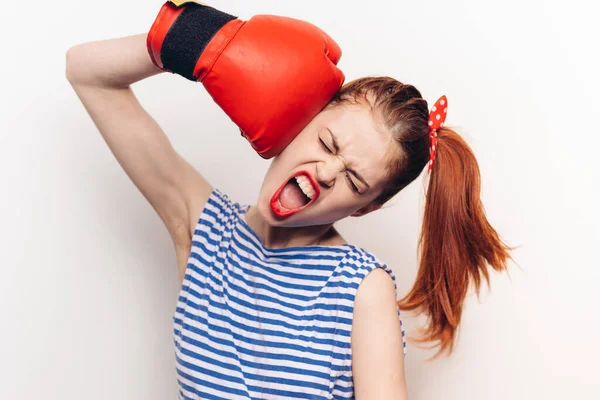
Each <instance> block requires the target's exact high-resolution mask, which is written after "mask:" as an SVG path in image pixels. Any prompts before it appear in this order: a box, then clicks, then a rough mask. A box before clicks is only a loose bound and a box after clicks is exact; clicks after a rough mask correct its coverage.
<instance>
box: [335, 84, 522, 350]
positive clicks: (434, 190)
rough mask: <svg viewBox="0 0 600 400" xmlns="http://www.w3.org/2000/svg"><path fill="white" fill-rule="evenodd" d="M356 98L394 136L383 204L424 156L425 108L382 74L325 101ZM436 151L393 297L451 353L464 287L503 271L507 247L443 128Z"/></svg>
mask: <svg viewBox="0 0 600 400" xmlns="http://www.w3.org/2000/svg"><path fill="white" fill-rule="evenodd" d="M359 102H360V103H364V104H368V105H369V106H370V107H371V110H372V112H373V115H374V116H375V118H376V120H377V122H379V123H380V124H381V125H382V127H384V128H385V130H387V131H388V132H390V133H391V134H392V136H393V137H394V141H395V142H396V143H397V144H398V146H397V149H395V150H396V151H393V152H391V153H390V155H388V158H389V162H388V169H387V171H386V173H387V175H388V181H389V185H388V186H387V187H386V189H385V190H383V192H382V193H381V195H380V196H379V197H378V198H377V199H375V200H374V201H375V202H376V203H377V204H384V203H385V202H387V201H388V200H389V199H390V198H392V197H393V196H394V195H395V194H396V193H398V192H399V191H400V190H402V189H403V188H404V187H406V186H407V185H408V184H410V183H411V182H412V181H413V180H415V179H416V178H417V177H418V176H419V175H420V174H421V173H422V172H423V170H424V168H425V166H427V163H428V161H429V146H430V138H429V126H428V120H429V108H428V106H427V101H426V100H424V99H423V97H422V96H421V93H420V92H419V91H418V90H417V89H416V88H415V87H414V86H412V85H408V84H403V83H401V82H398V81H397V80H395V79H393V78H390V77H365V78H361V79H357V80H355V81H352V82H349V83H347V84H345V85H344V86H343V87H342V89H341V90H340V91H339V92H338V93H337V95H336V96H335V97H334V98H333V99H332V101H331V102H330V104H329V105H330V106H335V105H338V104H343V103H359ZM437 134H438V137H437V140H438V142H437V152H436V158H435V162H434V164H433V169H432V171H431V176H430V177H429V182H428V185H427V191H426V196H425V210H424V216H423V225H422V229H421V232H420V237H419V271H418V274H417V279H416V282H415V284H414V286H413V288H412V289H411V290H410V292H409V293H408V294H407V295H406V296H405V297H404V298H402V299H400V300H398V306H399V307H400V309H401V310H416V311H420V312H423V313H425V314H426V315H427V318H428V319H427V326H426V327H425V328H424V329H423V331H422V337H421V338H419V339H417V340H418V341H419V342H429V341H434V342H437V345H439V347H440V349H439V352H438V353H437V354H436V356H437V355H439V354H440V353H441V352H443V351H447V352H448V353H451V352H452V349H453V346H454V342H455V335H456V329H457V327H458V325H459V323H460V319H461V315H462V308H463V303H464V300H465V297H466V294H467V291H468V288H469V285H470V284H473V285H474V287H475V289H476V291H477V293H478V294H479V289H480V286H481V282H482V280H485V281H486V282H487V284H488V286H489V269H490V268H492V269H494V270H496V271H503V270H506V268H507V263H508V260H509V259H511V257H510V255H509V251H511V250H512V249H513V248H512V247H509V246H507V245H506V244H505V243H503V242H502V240H501V239H500V237H499V235H498V233H497V232H496V231H495V230H494V228H493V227H492V226H491V224H490V223H489V222H488V220H487V218H486V215H485V211H484V207H483V204H482V202H481V199H480V191H481V179H480V174H479V166H478V164H477V160H476V159H475V155H474V154H473V151H472V150H471V148H470V147H469V146H468V145H467V143H466V142H465V141H464V140H463V139H462V138H461V137H460V135H459V134H458V133H456V132H455V131H454V130H453V129H450V128H449V127H448V126H447V125H445V126H444V127H442V128H441V129H440V130H439V131H438V133H437Z"/></svg>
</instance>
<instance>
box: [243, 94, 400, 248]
mask: <svg viewBox="0 0 600 400" xmlns="http://www.w3.org/2000/svg"><path fill="white" fill-rule="evenodd" d="M329 131H331V132H332V133H333V134H334V135H335V137H336V138H337V142H338V146H339V151H338V152H336V150H335V148H334V146H333V143H332V138H331V135H330V133H329ZM320 140H322V141H323V142H324V144H325V146H326V147H327V148H329V149H330V150H331V152H332V153H334V154H330V153H328V151H327V150H326V149H325V148H324V147H323V145H322V143H321V142H320ZM391 140H392V139H391V135H389V133H387V132H385V131H383V130H382V129H380V128H379V127H378V126H377V123H376V121H375V119H374V118H373V116H372V113H371V111H370V108H369V107H368V106H367V105H365V104H343V105H338V106H336V107H330V108H326V109H325V110H323V111H321V112H320V113H319V114H318V115H317V116H316V117H315V118H314V119H313V120H312V121H311V122H310V123H309V124H308V125H307V126H306V127H305V128H304V129H303V130H302V131H301V132H300V133H299V134H298V136H296V137H295V138H294V140H293V141H292V142H291V143H290V144H289V145H288V146H287V147H286V148H285V149H284V150H283V151H282V152H281V153H280V154H279V155H277V156H276V157H274V158H273V160H272V162H271V164H270V166H269V169H268V170H267V173H266V174H265V177H264V179H263V183H262V186H261V188H260V192H259V195H258V200H257V203H256V205H253V206H252V207H250V209H249V210H248V212H247V214H246V222H247V223H248V224H249V225H250V227H251V228H252V229H253V230H254V231H255V232H256V233H257V235H258V236H259V237H260V238H261V239H262V240H263V242H264V244H265V245H266V246H268V247H271V248H280V247H291V246H306V245H336V244H342V243H346V241H345V240H344V239H343V238H342V237H341V235H339V233H338V232H337V231H336V230H335V228H334V227H333V223H334V222H336V221H339V220H341V219H343V218H345V217H348V216H361V215H365V214H368V213H369V212H372V211H375V210H377V209H379V208H380V207H381V205H378V204H375V203H374V202H373V200H374V199H375V198H376V197H377V196H378V195H379V194H381V191H382V190H383V187H384V185H385V183H386V182H385V176H384V174H383V173H382V171H384V169H385V167H386V165H387V156H386V154H387V151H388V149H389V148H391V146H392V145H393V143H392V141H391ZM382 155H384V156H383V157H382ZM346 167H350V168H353V169H354V170H356V171H357V172H358V173H359V174H360V175H361V176H362V177H363V178H364V180H365V181H366V182H367V183H368V185H369V186H370V188H368V187H367V186H366V185H365V184H364V183H362V182H361V181H360V180H359V179H358V178H357V177H356V176H354V175H353V174H352V173H350V172H347V171H346V170H345V168H346ZM300 170H307V171H309V172H310V173H311V174H312V176H313V177H314V178H315V180H316V182H317V183H318V184H319V185H320V189H321V195H320V196H319V198H318V199H317V201H316V202H315V203H313V204H312V205H311V206H309V207H308V208H306V209H304V210H302V211H300V212H299V213H297V214H294V215H291V216H289V217H285V218H279V217H277V216H276V215H275V214H274V213H273V211H272V210H271V206H270V204H269V202H270V200H271V196H273V193H274V192H275V191H276V190H277V189H278V188H279V187H280V186H281V185H282V183H283V182H285V181H287V180H288V178H289V177H290V176H291V175H292V174H294V173H295V172H297V171H300ZM348 178H350V180H351V181H352V182H353V183H354V185H356V187H357V188H358V190H359V192H360V193H356V192H354V191H353V190H352V188H351V185H350V184H349V182H348Z"/></svg>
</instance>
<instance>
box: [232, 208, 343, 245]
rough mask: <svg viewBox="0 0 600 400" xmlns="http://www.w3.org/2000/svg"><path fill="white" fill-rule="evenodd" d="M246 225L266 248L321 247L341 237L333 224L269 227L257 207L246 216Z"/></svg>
mask: <svg viewBox="0 0 600 400" xmlns="http://www.w3.org/2000/svg"><path fill="white" fill-rule="evenodd" d="M244 217H245V220H246V223H247V224H248V225H249V226H250V228H252V230H253V231H254V232H255V233H256V234H257V235H258V237H259V238H260V240H261V241H262V242H263V244H264V245H265V246H266V247H269V248H271V249H280V248H286V247H296V246H321V245H324V244H326V243H327V242H328V241H331V240H332V239H333V238H335V237H336V236H339V235H338V233H337V231H336V230H335V228H334V227H333V224H326V225H313V226H300V227H280V226H272V225H269V224H268V223H267V222H266V221H265V219H264V218H263V217H262V215H260V213H259V212H258V210H257V209H256V206H251V207H250V208H249V209H248V211H247V212H246V214H245V216H244Z"/></svg>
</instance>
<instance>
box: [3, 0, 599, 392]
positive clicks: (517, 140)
mask: <svg viewBox="0 0 600 400" xmlns="http://www.w3.org/2000/svg"><path fill="white" fill-rule="evenodd" d="M211 4H212V5H214V6H216V7H218V8H221V9H222V10H224V11H228V12H230V13H233V14H237V15H240V16H241V17H244V18H247V17H249V16H251V15H253V14H260V13H271V14H280V15H287V16H291V17H295V18H300V19H305V20H308V21H310V22H313V23H315V24H317V25H319V26H320V27H322V28H323V29H324V30H326V31H327V32H328V33H330V34H331V36H332V37H334V38H335V39H336V40H337V41H338V43H339V44H340V45H341V47H342V49H343V52H344V53H343V57H342V59H341V62H340V67H341V68H343V69H344V71H345V72H346V75H347V79H348V80H351V79H354V78H357V77H359V76H362V75H367V74H373V75H374V74H387V75H391V76H394V77H396V78H397V79H399V80H401V81H403V82H407V83H412V84H414V85H416V86H417V87H418V88H419V89H420V90H421V92H422V93H423V95H424V96H425V98H426V99H427V100H428V101H429V103H430V104H431V105H433V103H434V102H435V100H437V98H438V97H439V96H441V95H442V94H446V95H447V96H448V99H449V114H448V120H447V124H449V125H452V126H455V127H458V129H459V130H460V132H461V133H462V134H463V135H464V137H465V138H466V140H467V141H468V143H469V144H470V145H471V146H472V148H473V150H474V151H475V153H476V155H477V157H478V160H479V163H480V167H481V173H482V178H483V193H482V197H483V200H484V204H485V206H486V210H487V213H488V217H489V219H490V221H491V222H492V224H493V225H494V226H495V227H496V228H497V230H498V231H499V232H500V234H501V235H502V237H503V238H504V239H505V240H507V241H508V242H509V243H510V244H512V245H522V247H521V248H519V249H518V250H517V251H516V252H515V253H514V254H515V259H516V260H517V262H518V263H519V265H520V268H518V267H516V266H514V265H513V266H511V276H510V278H509V277H508V276H507V275H494V276H493V279H492V291H491V292H487V290H484V291H483V293H482V297H481V299H480V300H478V299H477V298H476V297H473V296H472V297H470V298H469V299H468V301H467V302H466V309H465V313H464V317H463V325H462V329H461V334H460V341H459V342H458V345H457V347H456V351H455V353H454V354H453V355H452V357H450V358H441V359H438V360H436V361H434V362H429V363H428V362H426V361H425V360H426V358H427V357H428V356H430V355H431V354H432V353H431V352H428V351H425V350H419V349H418V348H416V347H415V346H412V345H411V346H410V347H409V350H408V356H407V359H406V366H407V368H406V371H407V372H406V373H407V382H408V390H409V395H410V399H411V400H412V399H428V400H429V399H444V400H459V399H460V400H476V399H477V400H479V399H486V400H487V399H489V400H496V399H498V400H500V399H503V400H504V399H509V398H510V399H564V398H571V399H598V398H600V385H599V382H600V379H599V378H598V373H599V367H598V362H599V353H600V345H599V343H598V339H599V335H598V331H599V329H600V317H599V312H598V307H599V306H600V294H599V292H600V289H599V287H598V286H599V282H600V261H599V260H598V247H600V235H599V233H598V230H599V225H600V224H599V220H600V218H599V217H600V215H599V211H598V205H599V204H600V193H599V192H600V189H599V183H600V172H599V171H600V167H599V166H598V158H599V157H598V145H599V144H600V141H599V139H598V133H599V129H598V123H599V113H598V109H599V106H600V101H599V96H600V94H599V91H598V89H599V85H598V83H599V78H598V71H599V70H600V64H599V62H598V58H597V57H598V55H597V53H598V44H597V39H598V38H599V37H600V34H599V32H598V27H597V16H598V15H599V12H598V6H597V5H596V3H594V2H591V1H585V2H584V1H563V2H558V1H522V0H521V1H516V0H509V1H504V2H489V1H481V0H468V1H467V0H465V1H447V0H446V1H441V0H434V1H427V2H425V1H419V2H417V1H405V0H403V1H398V0H396V1H373V0H371V1H368V2H364V1H361V2H358V1H356V2H355V1H322V0H321V1H307V0H303V1H258V0H253V1H241V0H240V1H225V0H222V1H221V0H218V1H217V0H215V1H213V2H212V3H211ZM161 5H162V2H161V1H142V0H130V1H116V0H105V1H96V2H93V1H85V2H82V1H77V2H75V1H71V2H69V1H63V2H51V1H38V0H34V1H28V2H24V1H11V2H6V3H5V4H3V5H2V11H1V13H2V22H1V23H0V30H1V37H2V38H3V40H2V56H1V57H2V64H1V65H2V66H1V67H0V68H1V72H2V73H1V74H0V84H1V85H0V91H1V92H2V94H1V95H0V101H1V102H2V103H1V108H0V115H1V117H0V182H1V183H2V186H1V189H0V190H1V191H2V195H1V196H0V212H1V216H2V221H1V228H0V268H1V269H0V324H1V329H0V398H1V399H40V398H44V399H63V400H71V399H80V398H86V399H128V400H132V399H156V400H158V399H161V400H162V399H171V398H174V397H175V392H176V389H175V388H176V386H175V372H174V356H173V350H172V338H171V329H172V326H171V324H172V319H171V316H172V312H173V309H174V304H175V300H176V296H177V291H178V287H177V285H178V284H177V272H176V265H175V254H174V250H173V248H172V245H171V241H170V238H169V236H168V233H167V231H166V229H165V228H164V227H163V225H162V223H161V221H160V220H159V218H158V216H157V215H155V213H154V211H153V210H152V208H151V207H150V206H149V204H147V202H146V201H145V199H144V198H143V197H142V195H141V194H140V193H139V192H138V191H137V189H136V188H135V187H134V185H133V184H132V183H131V182H130V181H129V179H128V178H127V176H126V175H125V173H124V172H123V171H122V170H121V168H120V166H119V165H118V163H117V162H116V160H115V159H114V158H113V156H112V154H111V153H110V152H109V150H108V147H107V146H106V145H105V144H104V142H103V140H102V138H101V137H100V135H99V134H98V132H97V130H96V129H95V127H94V125H93V123H92V121H91V119H90V118H89V117H88V115H87V114H86V112H85V110H84V109H83V106H82V105H81V104H80V103H79V100H78V99H77V97H76V95H75V93H74V92H73V90H72V89H71V87H70V86H69V84H68V82H67V80H66V79H65V54H66V52H67V49H68V48H69V47H71V46H73V45H75V44H78V43H81V42H85V41H91V40H98V39H107V38H114V37H119V36H126V35H131V34H136V33H140V32H146V31H147V30H148V29H149V28H150V25H151V24H152V22H153V21H154V17H155V16H156V13H157V12H158V10H159V8H160V6H161ZM134 91H135V93H136V94H137V95H138V97H139V99H140V101H141V102H142V104H143V105H144V106H145V107H146V108H147V110H148V111H149V112H150V113H151V114H152V115H153V116H154V117H155V118H156V119H157V120H158V121H159V123H160V124H161V125H162V127H163V128H164V129H165V131H166V132H167V133H168V135H169V137H170V139H171V140H172V142H173V144H174V146H175V148H176V149H177V150H178V151H179V152H180V153H181V154H182V155H183V156H184V158H186V159H187V160H189V161H190V162H191V163H192V164H193V165H194V166H195V167H196V168H198V170H199V171H200V172H201V173H202V174H204V175H205V176H206V177H207V179H208V180H209V181H210V182H211V183H212V184H213V185H214V186H216V187H218V188H220V189H221V190H222V191H223V192H225V193H227V194H228V195H229V196H230V197H231V198H233V199H234V200H235V201H239V202H244V203H253V202H254V201H255V200H256V197H257V194H258V189H259V187H260V184H261V182H262V177H263V174H264V172H265V171H266V169H267V166H268V163H269V162H268V161H265V160H262V159H261V158H260V157H258V156H257V155H256V154H255V153H254V152H253V151H252V150H251V148H250V146H249V145H248V144H247V142H245V140H244V139H243V138H242V137H241V136H240V135H239V133H238V131H237V129H236V128H235V126H234V125H233V124H232V123H231V122H230V121H229V119H228V118H227V117H226V116H225V115H224V114H223V112H222V111H221V110H220V109H219V108H218V107H217V106H216V105H215V104H214V103H213V102H212V100H211V99H210V97H209V96H208V95H207V93H206V92H205V91H204V89H203V87H202V86H201V85H200V84H194V83H191V82H189V81H187V80H185V79H183V78H180V77H178V76H175V75H170V74H162V75H160V76H157V77H153V78H150V79H148V80H146V81H143V82H141V83H138V84H136V85H134ZM422 204H423V203H422V180H421V179H419V180H418V181H417V182H415V183H413V185H411V186H410V187H409V188H407V189H406V190H404V191H403V192H402V193H401V194H400V195H399V196H397V197H396V198H395V199H394V200H392V203H391V204H390V205H389V206H388V207H387V208H386V209H384V210H381V211H378V212H375V213H374V214H371V215H368V216H366V217H363V218H358V219H354V218H352V219H346V220H344V221H342V222H341V223H339V228H340V230H341V232H342V234H343V235H344V236H345V237H346V238H347V239H348V240H349V241H350V242H352V243H354V244H357V245H360V246H362V247H364V248H366V249H368V250H370V251H372V252H374V253H375V254H377V255H378V256H379V257H380V258H381V259H383V260H384V261H386V262H387V263H388V264H389V265H390V266H392V268H393V269H394V270H395V271H396V274H397V276H398V283H399V290H400V293H399V294H400V295H403V294H405V293H406V292H407V291H408V290H409V288H410V287H411V285H412V284H413V281H414V278H415V275H416V265H417V264H416V261H417V258H416V257H417V254H416V244H417V235H418V232H419V227H420V222H421V211H422ZM420 323H422V320H421V318H415V317H413V318H408V317H406V318H405V325H406V326H407V328H408V331H409V333H410V332H415V329H416V328H417V327H418V326H419V324H420Z"/></svg>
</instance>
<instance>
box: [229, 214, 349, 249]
mask: <svg viewBox="0 0 600 400" xmlns="http://www.w3.org/2000/svg"><path fill="white" fill-rule="evenodd" d="M249 208H250V205H247V206H244V207H242V209H241V213H240V218H239V220H240V223H241V224H242V225H243V226H244V228H246V230H247V231H248V232H250V234H251V235H252V237H253V238H254V239H255V241H256V242H257V243H258V244H259V245H260V247H261V249H262V250H263V251H268V252H274V253H286V252H291V251H317V250H320V251H327V250H329V251H332V250H344V249H349V248H352V246H353V245H351V244H349V243H344V244H340V245H335V246H321V245H312V246H290V247H281V248H271V247H267V246H266V245H265V244H264V243H263V241H262V240H261V238H260V237H259V236H258V234H257V233H256V232H254V229H252V228H251V227H250V225H249V224H248V222H246V212H247V211H248V209H249Z"/></svg>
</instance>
